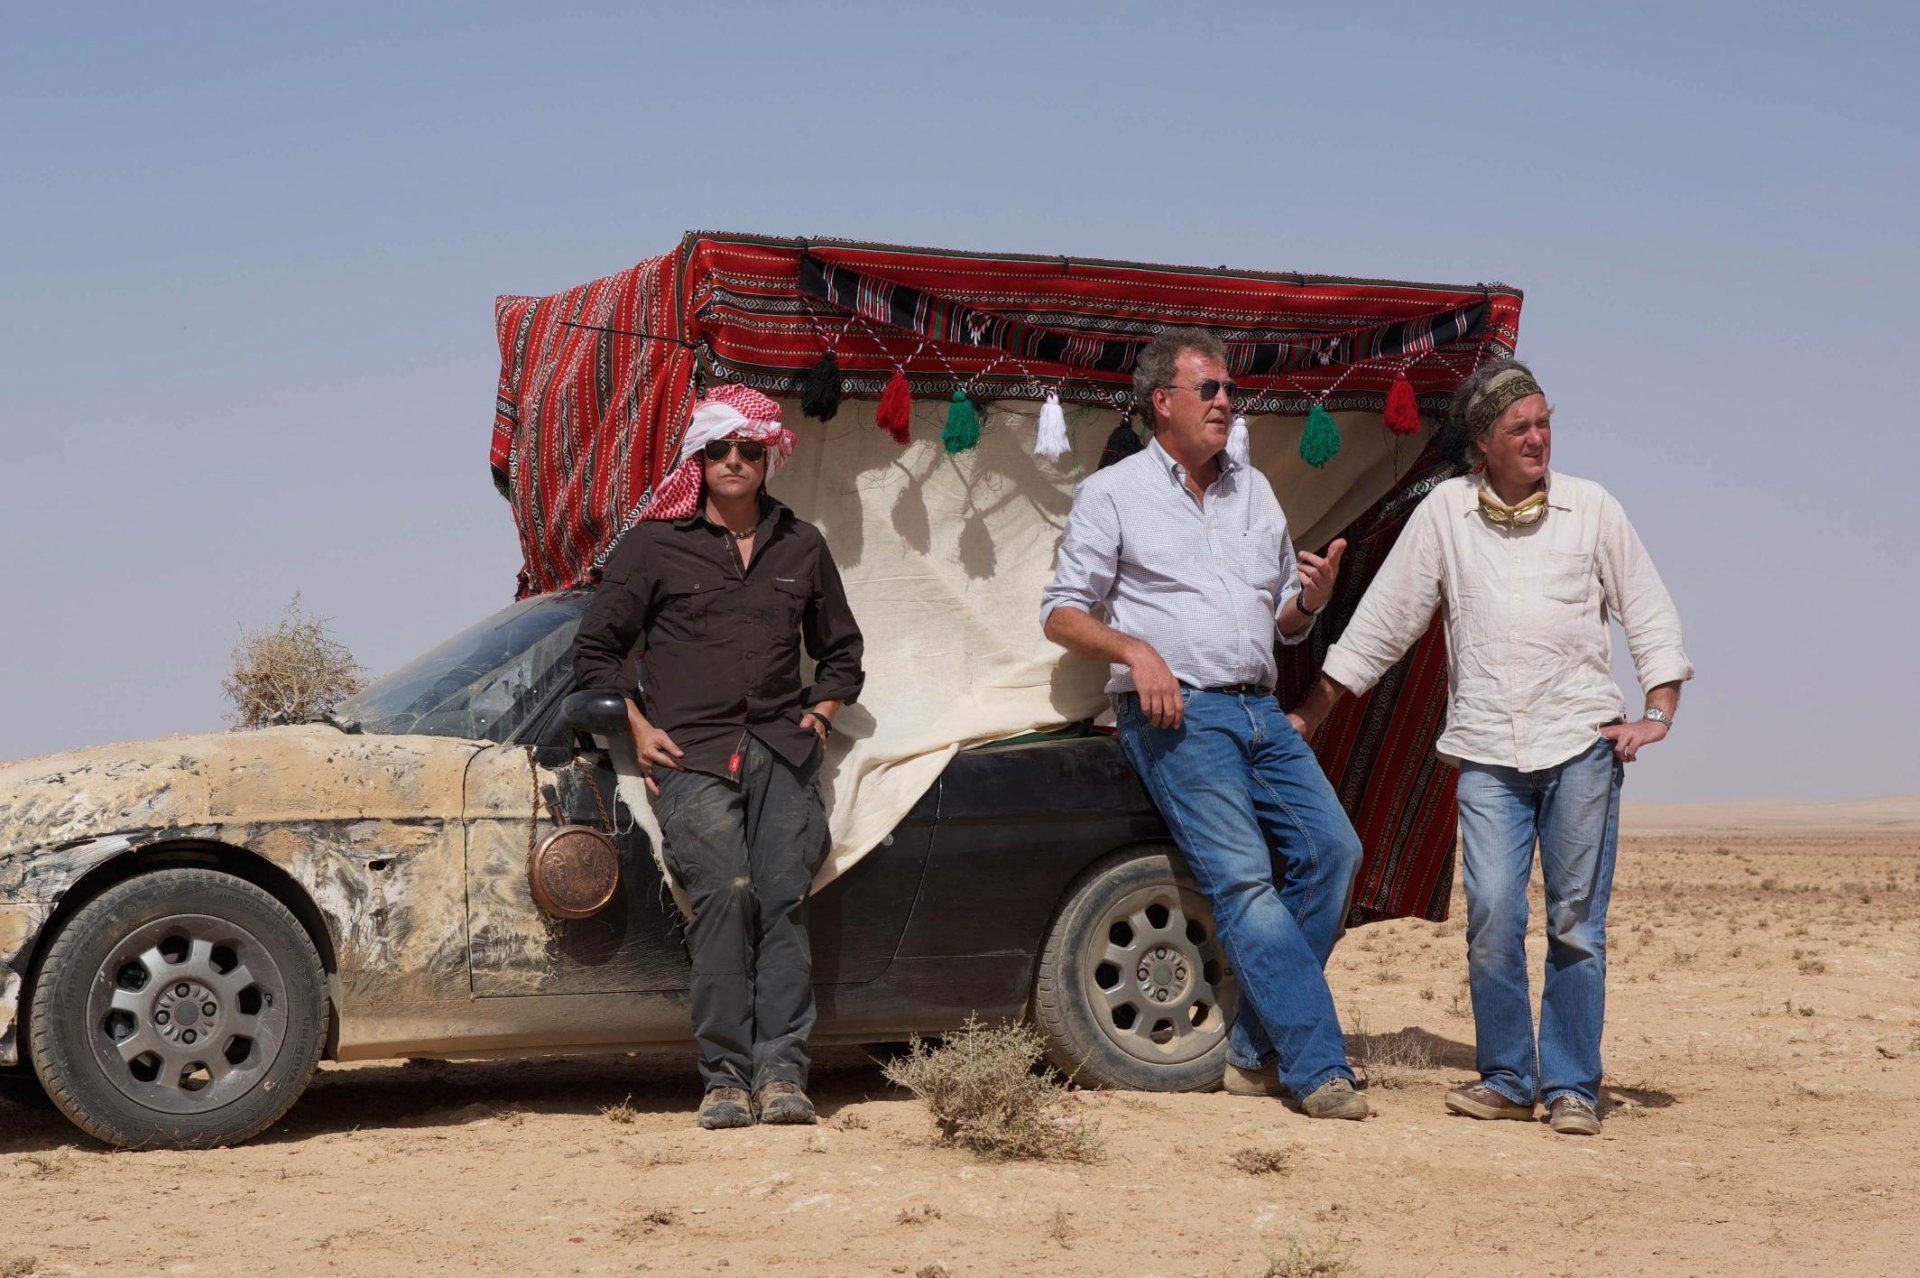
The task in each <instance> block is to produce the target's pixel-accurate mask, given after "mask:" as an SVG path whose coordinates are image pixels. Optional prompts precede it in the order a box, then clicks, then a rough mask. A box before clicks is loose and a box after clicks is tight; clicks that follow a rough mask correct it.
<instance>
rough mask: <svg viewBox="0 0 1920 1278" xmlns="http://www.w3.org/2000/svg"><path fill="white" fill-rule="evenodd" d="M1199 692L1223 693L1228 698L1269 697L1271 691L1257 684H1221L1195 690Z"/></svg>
mask: <svg viewBox="0 0 1920 1278" xmlns="http://www.w3.org/2000/svg"><path fill="white" fill-rule="evenodd" d="M1196 691H1199V692H1224V693H1226V694H1227V695H1228V696H1230V697H1270V696H1272V695H1273V689H1272V688H1269V687H1267V686H1266V685H1265V684H1259V683H1223V684H1220V685H1219V686H1218V687H1213V688H1200V689H1196Z"/></svg>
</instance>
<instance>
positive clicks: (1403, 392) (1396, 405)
mask: <svg viewBox="0 0 1920 1278" xmlns="http://www.w3.org/2000/svg"><path fill="white" fill-rule="evenodd" d="M1381 418H1382V420H1384V421H1385V422H1386V424H1387V429H1388V430H1390V431H1392V432H1393V433H1394V434H1396V435H1412V434H1415V433H1417V432H1418V431H1419V429H1420V405H1419V403H1418V402H1416V401H1415V400H1414V398H1413V383H1412V382H1410V381H1408V380H1407V370H1406V369H1404V368H1403V369H1401V370H1400V375H1399V376H1398V377H1395V378H1394V379H1393V387H1392V389H1390V390H1388V391H1387V410H1386V412H1384V413H1382V414H1381Z"/></svg>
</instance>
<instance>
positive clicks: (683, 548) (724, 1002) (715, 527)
mask: <svg viewBox="0 0 1920 1278" xmlns="http://www.w3.org/2000/svg"><path fill="white" fill-rule="evenodd" d="M793 442H794V441H793V436H792V434H790V433H789V432H788V431H786V430H785V429H784V428H782V427H781V425H780V409H779V406H778V405H777V404H775V403H774V402H773V401H772V400H771V399H768V398H767V397H766V396H765V395H762V394H760V393H759V392H758V391H754V390H750V389H748V388H747V387H744V386H734V385H724V386H720V387H718V388H716V389H715V390H714V391H713V393H712V394H711V395H710V396H709V397H708V398H706V399H705V400H703V401H702V402H701V403H700V404H699V406H698V407H697V408H696V409H695V410H694V413H693V416H692V419H691V420H690V421H689V422H688V424H687V428H686V431H685V433H684V435H683V436H682V439H681V442H680V448H679V453H678V460H677V461H676V463H675V467H674V469H673V471H672V472H671V473H670V474H669V475H668V476H667V477H666V478H665V479H664V480H663V481H661V483H660V484H659V485H658V487H657V488H656V489H655V491H654V494H653V496H652V498H651V499H650V500H649V501H648V503H647V504H646V506H645V507H644V508H643V509H642V510H641V511H640V513H639V515H638V518H637V521H636V523H635V524H634V526H633V527H632V528H631V529H630V530H628V531H627V533H626V534H625V535H623V536H622V537H621V539H620V542H619V544H618V545H617V546H616V547H615V548H614V551H613V554H612V556H611V557H609V559H608V561H607V565H606V570H605V572H604V574H603V576H602V580H601V584H600V587H599V589H598V591H597V592H596V593H595V596H594V600H593V603H592V605H591V606H590V607H589V608H588V609H587V615H586V618H585V619H584V620H583V621H582V622H581V625H580V633H579V637H578V638H577V639H576V640H575V643H574V675H575V679H576V682H577V683H578V685H579V686H580V687H581V688H583V689H606V690H611V691H617V692H620V693H622V694H623V695H625V696H626V697H627V699H628V700H627V717H628V722H629V726H630V727H631V729H632V732H633V739H634V744H635V749H636V752H637V754H638V757H639V761H640V770H641V772H642V773H643V774H644V775H645V777H646V779H647V788H648V790H649V791H650V792H651V793H652V794H653V795H654V800H653V808H654V815H655V816H656V817H657V818H658V819H659V822H660V830H661V834H662V838H663V843H664V846H663V849H662V850H663V852H664V855H665V859H666V862H667V866H668V868H669V869H671V870H672V871H673V874H674V877H675V878H676V879H677V880H679V882H680V883H681V885H682V886H683V887H685V889H686V891H687V896H688V899H689V902H690V903H691V905H692V913H693V917H692V919H691V921H690V923H689V924H688V928H687V942H688V947H689V949H690V950H691V952H692V956H693V981H692V986H691V990H690V994H691V998H692V1003H693V1031H694V1037H695V1039H696V1040H697V1041H698V1043H699V1046H700V1072H701V1076H702V1078H703V1080H704V1082H705V1085H706V1096H705V1098H704V1099H703V1101H702V1103H701V1106H700V1125H701V1126H702V1127H708V1128H716V1127H744V1126H747V1125H749V1124H751V1123H753V1122H754V1121H755V1120H756V1119H758V1121H760V1122H764V1123H811V1122H813V1121H814V1110H813V1105H812V1103H811V1102H810V1101H809V1100H808V1099H807V1095H806V1091H805V1088H806V1079H807V1065H808V1058H807V1052H806V1039H807V1034H808V1032H809V1031H810V1030H811V1028H812V1026H813V1020H814V1003H813V975H812V973H813V963H812V953H811V949H810V947H809V944H808V940H807V913H806V912H807V890H808V885H809V883H810V882H811V880H812V878H813V874H814V871H815V870H817V869H818V868H819V866H820V862H821V861H822V860H823V859H824V858H825V856H826V852H827V844H828V836H827V820H826V810H825V806H824V804H823V803H822V801H821V796H820V788H819V781H818V777H819V769H820V762H821V759H822V757H823V755H824V754H825V751H826V741H827V738H828V736H829V735H830V734H831V732H832V730H833V719H834V716H835V715H836V714H838V713H839V711H840V709H841V707H842V706H844V705H845V704H846V703H847V702H849V701H852V700H853V699H854V698H855V697H856V696H857V695H858V694H859V691H860V686H861V682H862V680H863V678H864V676H863V673H862V670H861V654H862V645H861V639H860V629H859V626H858V625H857V624H856V623H855V622H854V619H853V613H852V611H851V610H850V609H849V608H848V606H847V598H846V592H845V591H844V590H843V589H842V588H841V584H840V574H839V571H838V569H837V568H836V567H835V566H834V562H833V556H832V555H831V554H830V553H828V550H827V543H826V540H825V538H823V537H822V536H821V535H820V532H819V530H818V529H816V528H815V527H813V525H811V524H808V523H804V522H802V521H801V520H800V519H798V518H797V517H796V516H795V515H794V513H793V512H792V511H791V510H789V509H788V508H787V507H786V506H785V505H783V504H781V503H780V502H778V501H776V500H774V499H773V498H772V497H770V496H768V495H767V493H766V489H765V484H766V478H767V475H768V474H769V473H770V472H771V471H773V470H776V469H777V468H778V467H779V465H780V463H781V462H783V461H784V460H785V459H786V458H787V457H789V456H791V455H792V452H793ZM636 645H638V647H639V648H640V649H641V663H640V668H641V672H642V673H641V679H640V686H639V688H638V689H637V690H636V689H634V688H632V687H631V686H630V685H628V684H627V681H626V679H625V677H624V675H623V673H622V671H623V668H624V666H625V662H626V659H627V657H628V655H629V654H630V653H631V652H633V651H634V649H635V647H636ZM803 648H804V650H805V652H806V654H807V655H808V656H809V657H812V658H813V659H814V662H815V663H816V664H815V669H814V679H813V682H812V683H811V684H810V685H804V686H803V685H802V683H801V681H800V654H801V651H802V649H803Z"/></svg>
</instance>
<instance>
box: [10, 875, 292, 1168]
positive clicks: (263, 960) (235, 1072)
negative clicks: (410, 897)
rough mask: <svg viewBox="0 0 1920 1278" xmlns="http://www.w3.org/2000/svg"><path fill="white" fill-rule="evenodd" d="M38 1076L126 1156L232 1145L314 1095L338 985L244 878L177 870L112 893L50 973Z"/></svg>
mask: <svg viewBox="0 0 1920 1278" xmlns="http://www.w3.org/2000/svg"><path fill="white" fill-rule="evenodd" d="M32 1017H33V1023H32V1026H31V1035H32V1044H33V1064H34V1069H35V1071H36V1072H37V1073H38V1074H39V1076H40V1081H41V1083H42V1084H43V1085H44V1086H45V1087H46V1090H47V1094H48V1096H50V1097H51V1098H52V1099H53V1103H54V1104H55V1105H57V1106H58V1107H59V1108H60V1110H61V1112H63V1113H64V1114H66V1115H67V1117H68V1118H70V1119H72V1120H73V1121H74V1122H75V1123H76V1124H78V1125H79V1126H80V1127H81V1128H82V1129H83V1130H85V1131H86V1132H88V1133H89V1134H91V1135H93V1136H95V1137H98V1138H99V1139H100V1140H103V1141H105V1142H107V1143H108V1144H110V1145H117V1146H139V1147H152V1146H172V1147H176V1148H185V1147H191V1146H205V1145H226V1144H231V1143H233V1142H235V1141H241V1140H245V1139H246V1138H248V1137H249V1136H253V1135H255V1134H256V1133H258V1132H260V1131H262V1130H264V1129H265V1128H266V1127H268V1126H269V1125H271V1124H272V1123H274V1122H276V1121H278V1120H279V1118H280V1117H281V1116H282V1115H284V1114H285V1113H286V1112H287V1109H288V1108H289V1107H290V1106H291V1105H292V1104H293V1103H294V1101H296V1100H298V1099H299V1097H300V1093H301V1092H302V1091H304V1090H305V1089H306V1086H307V1083H308V1081H309V1080H310V1079H311V1078H312V1077H313V1071H314V1069H315V1067H316V1066H317V1065H318V1064H319V1060H320V1054H321V1052H322V1050H323V1049H324V1047H325V1045H326V1028H327V987H326V973H325V971H324V970H323V969H322V967H321V964H320V955H319V953H318V952H317V951H315V949H314V946H313V941H312V940H311V939H310V938H309V937H308V936H307V933H306V930H305V929H304V928H302V927H301V926H300V923H299V920H297V919H295V918H294V917H293V915H292V913H291V912H289V911H288V909H287V908H286V906H284V905H282V904H281V903H280V902H279V901H277V900H275V899H274V898H273V897H272V896H270V895H268V894H267V893H266V892H264V891H262V890H261V889H260V888H258V887H255V886H254V885H253V884H251V883H248V882H247V881H246V880H244V879H240V878H236V877H235V876H233V875H231V874H222V873H219V872H217V871H213V870H200V869H169V870H158V871H155V872H153V873H150V874H142V875H139V876H137V877H135V878H131V879H127V880H125V881H124V882H121V883H116V884H114V885H113V886H111V887H109V888H107V889H106V890H105V891H103V892H102V893H101V894H100V895H99V896H97V897H95V898H94V899H93V900H91V901H89V902H87V903H86V904H85V905H84V906H82V907H81V908H80V910H79V911H78V912H77V913H75V914H74V915H73V917H72V918H70V919H68V920H67V921H66V923H65V924H64V925H63V926H62V927H61V928H60V931H59V934H58V935H57V936H55V937H54V939H53V942H52V944H51V945H50V946H49V947H48V949H47V951H46V957H45V959H44V960H43V961H42V962H41V963H40V966H39V974H38V977H37V979H36V981H35V984H34V997H33V1012H32Z"/></svg>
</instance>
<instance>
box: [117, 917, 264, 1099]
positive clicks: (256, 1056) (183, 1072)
mask: <svg viewBox="0 0 1920 1278" xmlns="http://www.w3.org/2000/svg"><path fill="white" fill-rule="evenodd" d="M87 1026H88V1043H89V1044H90V1045H91V1046H92V1048H93V1058H94V1061H95V1063H96V1064H98V1065H99V1067H100V1070H101V1072H102V1073H103V1074H105V1075H106V1077H107V1079H108V1080H109V1081H110V1082H112V1084H113V1085H114V1086H115V1087H116V1088H118V1089H119V1090H120V1091H121V1092H122V1093H123V1094H125V1095H126V1096H127V1098H128V1099H130V1100H133V1101H137V1102H138V1103H140V1104H142V1105H145V1106H147V1107H148V1108H149V1109H156V1110H159V1111H161V1112H162V1113H167V1114H200V1113H205V1112H206V1111H208V1110H212V1109H217V1108H219V1107H220V1106H222V1105H225V1104H227V1103H228V1102H230V1101H233V1100H235V1099H237V1098H238V1097H240V1096H242V1095H245V1094H246V1093H247V1092H249V1091H251V1090H252V1089H253V1087H254V1086H255V1085H256V1084H258V1083H259V1081H260V1079H261V1077H262V1076H263V1075H264V1074H265V1073H266V1071H267V1069H268V1068H269V1067H271V1066H272V1064H273V1062H274V1059H275V1058H276V1057H277V1056H279V1054H280V1045H281V1043H282V1042H284V1041H285V1039H286V1030H287V993H286V982H285V981H284V979H283V978H282V977H281V974H280V965H279V964H278V963H275V962H274V961H273V956H272V955H271V954H269V953H268V952H267V949H266V947H265V946H264V945H262V944H261V942H260V940H259V938H258V937H256V936H254V934H253V933H251V932H249V931H247V929H245V928H243V927H240V926H238V925H236V924H233V923H229V922H227V921H226V920H224V919H216V918H212V917H210V916H208V915H205V914H176V915H174V916H173V917H171V918H165V919H161V920H159V921H158V922H154V923H149V924H146V925H145V926H143V927H140V928H137V929H135V930H134V931H132V932H130V933H128V934H127V935H126V936H125V937H123V938H122V939H121V940H120V941H119V943H118V944H116V945H115V946H114V947H113V948H112V949H111V950H110V951H108V954H107V958H106V961H105V962H103V963H102V964H101V965H100V972H99V975H98V977H97V978H96V979H95V980H94V982H93V989H92V992H91V993H90V994H89V995H88V998H87Z"/></svg>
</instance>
